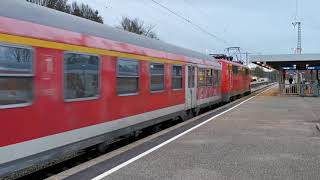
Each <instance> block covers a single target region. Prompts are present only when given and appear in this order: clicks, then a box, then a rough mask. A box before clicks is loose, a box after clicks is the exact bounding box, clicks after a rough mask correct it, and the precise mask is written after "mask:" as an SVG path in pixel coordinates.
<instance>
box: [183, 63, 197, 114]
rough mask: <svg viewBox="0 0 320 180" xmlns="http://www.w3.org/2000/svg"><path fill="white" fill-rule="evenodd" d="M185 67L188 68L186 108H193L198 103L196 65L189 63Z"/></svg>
mask: <svg viewBox="0 0 320 180" xmlns="http://www.w3.org/2000/svg"><path fill="white" fill-rule="evenodd" d="M185 69H186V73H185V74H186V78H185V79H186V83H185V84H186V98H185V99H186V100H185V102H186V103H185V109H191V108H195V107H196V105H197V88H196V87H197V82H196V66H195V65H193V64H187V65H186V68H185Z"/></svg>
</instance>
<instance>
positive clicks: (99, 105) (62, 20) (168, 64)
mask: <svg viewBox="0 0 320 180" xmlns="http://www.w3.org/2000/svg"><path fill="white" fill-rule="evenodd" d="M26 9H27V10H26ZM30 9H31V10H30ZM221 71H222V69H221V65H220V64H219V63H218V62H217V61H216V60H215V59H214V58H212V57H210V56H207V55H204V54H201V53H197V52H194V51H191V50H187V49H183V48H179V47H176V46H173V45H170V44H166V43H163V42H161V41H157V40H151V39H148V38H145V37H142V36H139V35H135V34H131V33H128V32H124V31H121V30H117V29H114V28H110V27H107V26H105V25H101V24H98V23H95V22H91V21H88V20H85V19H81V18H78V17H74V16H71V15H68V14H65V13H62V12H57V11H54V10H50V9H47V8H43V7H39V6H36V5H33V4H31V3H26V2H23V1H20V0H3V1H1V6H0V118H1V126H0V133H1V136H0V177H1V176H6V175H8V174H10V173H12V172H16V171H20V170H23V169H25V168H30V167H33V166H36V165H39V164H46V163H50V162H51V161H52V160H57V159H59V158H63V157H65V156H69V155H70V154H72V153H74V152H76V151H79V150H81V149H83V148H87V147H89V146H93V145H96V144H99V143H102V142H108V143H111V142H113V141H114V140H116V139H117V138H118V137H119V136H122V135H126V134H130V133H133V132H135V131H136V130H139V129H142V128H145V127H148V126H151V125H154V124H157V123H160V122H162V121H165V120H167V119H171V118H174V117H180V118H183V117H185V116H187V114H188V113H190V112H193V113H194V112H196V111H198V110H199V109H200V108H202V107H205V106H208V105H211V104H214V103H218V102H220V101H221V82H220V80H221Z"/></svg>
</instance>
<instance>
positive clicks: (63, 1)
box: [26, 0, 103, 24]
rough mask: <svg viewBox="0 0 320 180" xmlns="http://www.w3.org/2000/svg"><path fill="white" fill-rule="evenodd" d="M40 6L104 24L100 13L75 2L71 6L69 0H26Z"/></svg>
mask: <svg viewBox="0 0 320 180" xmlns="http://www.w3.org/2000/svg"><path fill="white" fill-rule="evenodd" d="M26 1H27V2H31V3H35V4H38V5H40V6H44V7H48V8H51V9H55V10H58V11H62V12H65V13H68V14H72V15H75V16H79V17H83V18H86V19H89V20H92V21H96V22H99V23H102V24H103V18H102V17H101V16H100V15H99V11H98V10H95V9H92V8H91V7H90V6H89V5H86V4H82V3H81V4H78V3H76V2H73V3H72V4H71V5H70V4H69V2H68V0H26Z"/></svg>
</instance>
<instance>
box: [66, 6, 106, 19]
mask: <svg viewBox="0 0 320 180" xmlns="http://www.w3.org/2000/svg"><path fill="white" fill-rule="evenodd" d="M70 14H73V15H75V16H79V17H85V18H87V19H90V20H92V21H96V22H99V23H103V19H102V17H101V16H100V15H99V12H98V10H94V9H92V8H91V7H90V6H88V5H86V4H78V3H77V2H73V3H72V5H71V10H70Z"/></svg>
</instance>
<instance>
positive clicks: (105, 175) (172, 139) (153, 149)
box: [91, 85, 275, 180]
mask: <svg viewBox="0 0 320 180" xmlns="http://www.w3.org/2000/svg"><path fill="white" fill-rule="evenodd" d="M274 86H275V85H273V86H271V87H270V88H268V89H266V90H263V91H262V92H260V93H258V94H256V95H254V96H252V97H250V98H248V99H246V100H244V101H242V102H241V103H239V104H237V105H235V106H233V107H231V108H229V109H227V110H225V111H223V112H221V113H219V114H217V115H214V116H212V117H211V118H209V119H207V120H205V121H203V122H202V123H200V124H198V125H196V126H194V127H192V128H190V129H188V130H186V131H184V132H182V133H180V134H178V135H176V136H174V137H172V138H170V139H168V140H167V141H165V142H163V143H161V144H159V145H157V146H155V147H153V148H151V149H149V150H147V151H145V152H143V153H141V154H139V155H138V156H136V157H133V158H131V159H129V160H127V161H126V162H123V163H121V164H119V165H118V166H116V167H114V168H112V169H110V170H108V171H106V172H104V173H102V174H100V175H98V176H96V177H94V178H92V179H91V180H101V179H103V178H105V177H107V176H109V175H110V174H112V173H114V172H116V171H118V170H120V169H121V168H123V167H125V166H127V165H129V164H131V163H133V162H134V161H136V160H138V159H140V158H142V157H144V156H146V155H148V154H150V153H152V152H153V151H155V150H157V149H159V148H161V147H163V146H165V145H167V144H169V143H171V142H172V141H174V140H176V139H178V138H180V137H181V136H184V135H185V134H187V133H189V132H191V131H193V130H195V129H197V128H199V127H201V126H202V125H204V124H206V123H208V122H210V121H212V120H213V119H215V118H217V117H219V116H221V115H223V114H225V113H227V112H229V111H231V110H233V109H235V108H237V107H238V106H240V105H241V104H244V103H246V102H248V101H250V100H251V99H253V98H255V97H257V96H259V95H260V94H262V93H264V92H266V91H268V90H270V89H271V88H273V87H274Z"/></svg>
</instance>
